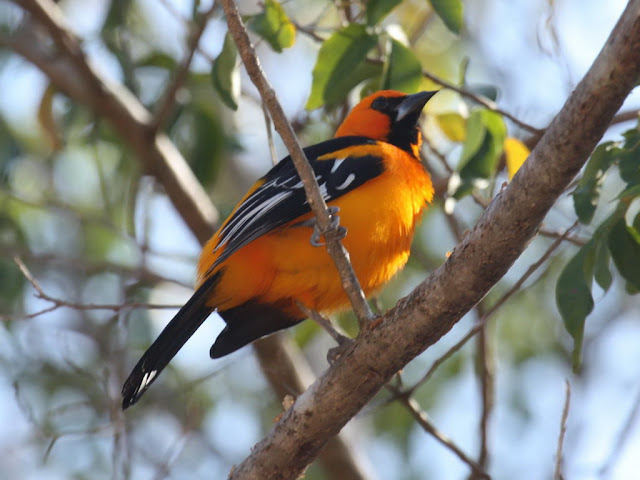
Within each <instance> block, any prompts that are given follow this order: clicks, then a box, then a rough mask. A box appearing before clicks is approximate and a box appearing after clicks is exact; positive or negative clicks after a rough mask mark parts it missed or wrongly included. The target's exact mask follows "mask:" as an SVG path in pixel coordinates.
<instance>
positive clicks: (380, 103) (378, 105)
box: [371, 97, 389, 110]
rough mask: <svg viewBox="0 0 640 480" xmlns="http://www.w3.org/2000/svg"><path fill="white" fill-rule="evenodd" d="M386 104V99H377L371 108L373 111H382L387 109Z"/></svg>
mask: <svg viewBox="0 0 640 480" xmlns="http://www.w3.org/2000/svg"><path fill="white" fill-rule="evenodd" d="M388 103H389V102H387V99H386V98H385V97H378V98H376V99H375V100H374V101H373V103H372V104H371V108H373V109H374V110H384V109H385V108H387V105H388Z"/></svg>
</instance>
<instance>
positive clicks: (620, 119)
mask: <svg viewBox="0 0 640 480" xmlns="http://www.w3.org/2000/svg"><path fill="white" fill-rule="evenodd" d="M632 120H640V110H629V111H627V112H620V113H618V114H617V115H616V116H615V117H613V120H611V123H610V125H617V124H619V123H624V122H630V121H632Z"/></svg>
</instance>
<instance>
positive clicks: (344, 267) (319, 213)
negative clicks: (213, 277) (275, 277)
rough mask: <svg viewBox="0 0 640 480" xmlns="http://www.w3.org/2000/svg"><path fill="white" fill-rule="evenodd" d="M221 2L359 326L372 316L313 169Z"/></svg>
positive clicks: (232, 8)
mask: <svg viewBox="0 0 640 480" xmlns="http://www.w3.org/2000/svg"><path fill="white" fill-rule="evenodd" d="M221 3H222V6H223V8H224V11H225V14H226V17H227V23H228V26H229V32H230V33H231V35H232V36H233V39H234V41H235V43H236V45H237V47H238V52H239V54H240V57H241V58H242V61H243V63H244V65H245V68H246V70H247V73H248V74H249V77H250V78H251V81H252V82H253V83H254V84H255V86H256V88H257V89H258V91H259V92H260V96H261V97H262V99H263V101H264V103H265V105H266V107H267V108H268V110H269V113H270V114H271V119H272V120H273V123H274V125H275V128H276V130H277V131H278V133H279V134H280V136H281V137H282V140H283V141H284V143H285V145H286V147H287V150H289V153H290V154H291V158H292V160H293V163H294V165H295V168H296V170H297V171H298V174H299V175H300V179H301V180H302V184H303V186H304V189H305V193H306V195H307V200H308V202H309V207H310V208H311V211H312V212H313V214H314V215H315V217H316V221H317V223H318V226H319V228H320V231H321V232H322V233H323V235H324V237H325V240H326V245H327V251H328V252H329V255H330V256H331V258H332V259H333V261H334V262H335V264H336V267H337V269H338V272H339V273H340V278H341V279H342V285H343V287H344V290H345V292H346V294H347V296H348V297H349V300H350V301H351V305H352V306H353V310H354V312H355V313H356V316H357V317H358V321H359V323H360V327H361V329H362V327H363V326H364V325H365V324H366V322H367V321H368V320H371V319H372V318H374V315H373V313H372V312H371V308H370V307H369V304H368V303H367V301H366V299H365V296H364V293H363V292H362V288H360V283H359V282H358V279H357V278H356V275H355V273H354V272H353V268H352V267H351V263H350V261H349V258H348V254H347V251H346V250H345V248H344V246H343V245H342V243H341V242H340V239H339V233H338V230H337V227H332V226H331V223H332V219H331V215H330V214H329V211H328V210H327V205H326V203H325V201H324V198H323V197H322V194H321V193H320V188H319V186H318V182H317V181H316V178H315V175H314V172H313V169H312V168H311V165H309V162H308V161H307V160H306V157H305V154H304V152H303V151H302V148H301V147H300V144H299V143H298V140H297V139H296V136H295V133H294V132H293V129H292V128H291V125H290V124H289V122H288V121H287V118H286V116H285V114H284V111H283V110H282V106H281V105H280V102H279V101H278V99H277V97H276V94H275V91H274V90H273V88H272V87H271V85H270V84H269V81H268V80H267V78H266V77H265V75H264V72H263V70H262V67H261V66H260V63H259V61H258V57H257V56H256V52H255V49H254V48H253V45H251V41H250V40H249V36H248V34H247V31H246V29H245V26H244V23H243V21H242V19H241V18H240V14H239V12H238V8H237V6H236V4H235V2H234V1H233V0H222V2H221Z"/></svg>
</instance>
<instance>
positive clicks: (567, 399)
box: [553, 380, 571, 480]
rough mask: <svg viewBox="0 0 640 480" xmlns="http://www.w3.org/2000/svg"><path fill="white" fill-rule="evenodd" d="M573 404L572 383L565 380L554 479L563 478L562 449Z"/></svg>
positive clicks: (560, 479)
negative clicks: (570, 408) (570, 407)
mask: <svg viewBox="0 0 640 480" xmlns="http://www.w3.org/2000/svg"><path fill="white" fill-rule="evenodd" d="M570 404H571V384H570V383H569V380H565V396H564V407H563V408H562V418H561V419H560V434H559V435H558V446H557V447H556V465H555V468H554V471H553V480H562V478H563V477H562V449H563V447H564V436H565V434H566V433H567V419H568V418H569V406H570Z"/></svg>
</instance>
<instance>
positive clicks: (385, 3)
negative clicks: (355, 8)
mask: <svg viewBox="0 0 640 480" xmlns="http://www.w3.org/2000/svg"><path fill="white" fill-rule="evenodd" d="M401 1H402V0H369V1H368V2H367V13H366V15H367V25H370V26H374V25H377V24H378V22H379V21H380V20H382V19H383V18H384V17H386V16H387V15H388V14H389V12H391V10H393V9H394V8H395V7H396V6H397V5H399V4H400V3H401Z"/></svg>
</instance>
